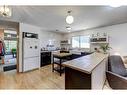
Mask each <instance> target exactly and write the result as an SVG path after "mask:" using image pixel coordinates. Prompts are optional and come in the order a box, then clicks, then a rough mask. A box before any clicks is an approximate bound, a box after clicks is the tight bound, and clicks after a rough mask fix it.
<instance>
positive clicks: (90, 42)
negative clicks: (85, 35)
mask: <svg viewBox="0 0 127 95" xmlns="http://www.w3.org/2000/svg"><path fill="white" fill-rule="evenodd" d="M90 43H93V44H94V43H98V44H101V43H102V44H103V43H104V44H107V43H108V42H90Z"/></svg>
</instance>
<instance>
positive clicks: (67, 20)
mask: <svg viewBox="0 0 127 95" xmlns="http://www.w3.org/2000/svg"><path fill="white" fill-rule="evenodd" d="M71 12H72V11H68V12H67V13H68V16H67V17H66V23H68V24H72V23H73V22H74V17H73V16H72V15H71Z"/></svg>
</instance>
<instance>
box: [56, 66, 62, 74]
mask: <svg viewBox="0 0 127 95" xmlns="http://www.w3.org/2000/svg"><path fill="white" fill-rule="evenodd" d="M54 70H55V71H57V72H61V73H63V72H64V67H61V70H60V67H59V66H57V67H54Z"/></svg>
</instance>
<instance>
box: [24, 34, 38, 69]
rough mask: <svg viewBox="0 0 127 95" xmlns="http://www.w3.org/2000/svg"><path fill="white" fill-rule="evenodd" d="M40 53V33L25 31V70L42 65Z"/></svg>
mask: <svg viewBox="0 0 127 95" xmlns="http://www.w3.org/2000/svg"><path fill="white" fill-rule="evenodd" d="M39 54H40V53H39V40H38V34H34V33H27V32H23V72H26V71H30V70H33V69H37V68H39V67H40V64H39Z"/></svg>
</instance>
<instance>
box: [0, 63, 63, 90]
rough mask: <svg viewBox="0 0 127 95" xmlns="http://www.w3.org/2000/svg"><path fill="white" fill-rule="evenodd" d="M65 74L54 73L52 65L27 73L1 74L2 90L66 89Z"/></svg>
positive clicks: (0, 83)
mask: <svg viewBox="0 0 127 95" xmlns="http://www.w3.org/2000/svg"><path fill="white" fill-rule="evenodd" d="M64 88H65V82H64V74H62V76H61V77H60V76H59V74H58V73H56V72H55V73H52V70H51V65H48V66H44V67H42V68H40V69H39V70H33V71H30V72H26V73H16V71H9V72H1V73H0V89H64Z"/></svg>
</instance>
